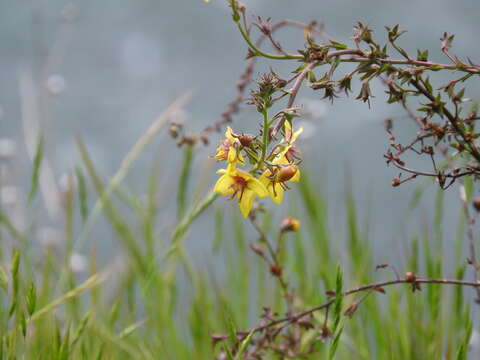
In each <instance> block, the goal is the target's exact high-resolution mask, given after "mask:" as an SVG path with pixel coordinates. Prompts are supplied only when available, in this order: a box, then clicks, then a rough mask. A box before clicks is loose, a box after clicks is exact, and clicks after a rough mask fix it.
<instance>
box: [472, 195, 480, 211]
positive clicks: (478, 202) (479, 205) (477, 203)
mask: <svg viewBox="0 0 480 360" xmlns="http://www.w3.org/2000/svg"><path fill="white" fill-rule="evenodd" d="M472 205H473V207H474V208H475V210H477V211H478V212H480V196H477V197H476V198H475V199H473V201H472Z"/></svg>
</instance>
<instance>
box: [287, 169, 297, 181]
mask: <svg viewBox="0 0 480 360" xmlns="http://www.w3.org/2000/svg"><path fill="white" fill-rule="evenodd" d="M288 181H293V182H299V181H300V169H298V168H297V172H296V173H295V175H293V177H292V178H291V179H290V180H288Z"/></svg>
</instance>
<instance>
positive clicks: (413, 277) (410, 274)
mask: <svg viewBox="0 0 480 360" xmlns="http://www.w3.org/2000/svg"><path fill="white" fill-rule="evenodd" d="M405 280H407V281H408V282H414V281H415V280H417V275H415V273H413V272H410V271H409V272H407V273H406V274H405Z"/></svg>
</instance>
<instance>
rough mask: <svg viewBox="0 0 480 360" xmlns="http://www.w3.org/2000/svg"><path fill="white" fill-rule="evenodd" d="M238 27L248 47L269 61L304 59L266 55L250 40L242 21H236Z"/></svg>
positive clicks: (292, 56) (301, 57) (293, 56)
mask: <svg viewBox="0 0 480 360" xmlns="http://www.w3.org/2000/svg"><path fill="white" fill-rule="evenodd" d="M235 22H236V23H237V26H238V30H240V34H242V36H243V38H244V39H245V41H246V42H247V44H248V46H249V47H250V49H251V50H252V51H253V52H254V53H255V55H260V56H263V57H265V58H268V59H273V60H292V59H303V56H302V55H274V54H270V53H266V52H264V51H263V50H261V49H260V48H258V47H257V46H255V44H254V43H253V41H252V40H251V39H250V36H249V34H248V32H247V30H245V29H244V28H243V26H242V24H241V23H240V20H238V21H235Z"/></svg>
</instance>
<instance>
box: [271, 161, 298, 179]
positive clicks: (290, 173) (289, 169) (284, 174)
mask: <svg viewBox="0 0 480 360" xmlns="http://www.w3.org/2000/svg"><path fill="white" fill-rule="evenodd" d="M297 171H298V166H297V165H288V166H285V167H282V168H280V170H279V171H278V172H277V176H276V179H275V180H276V181H277V182H285V181H288V180H290V179H291V178H292V177H294V176H295V174H296V173H297Z"/></svg>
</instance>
